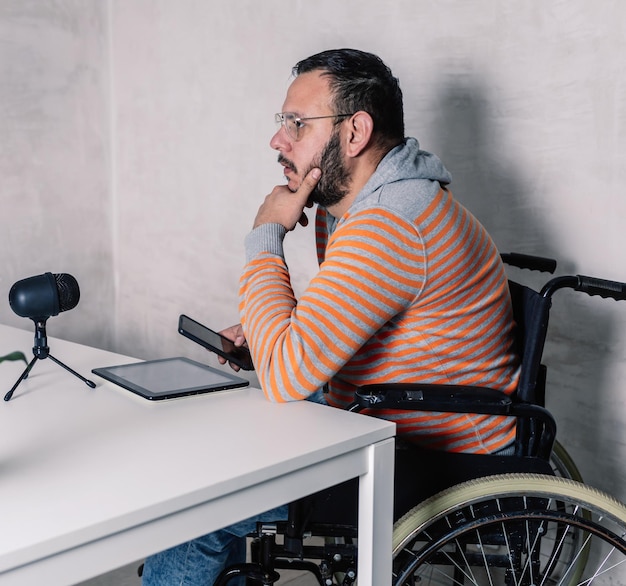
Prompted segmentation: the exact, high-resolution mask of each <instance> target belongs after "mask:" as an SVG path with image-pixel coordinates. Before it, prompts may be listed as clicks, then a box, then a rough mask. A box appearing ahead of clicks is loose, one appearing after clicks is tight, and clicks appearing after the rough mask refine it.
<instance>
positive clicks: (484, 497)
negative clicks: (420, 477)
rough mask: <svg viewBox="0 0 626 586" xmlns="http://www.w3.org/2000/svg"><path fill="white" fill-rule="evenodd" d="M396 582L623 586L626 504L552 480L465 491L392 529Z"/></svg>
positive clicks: (445, 496)
mask: <svg viewBox="0 0 626 586" xmlns="http://www.w3.org/2000/svg"><path fill="white" fill-rule="evenodd" d="M392 583H393V585H394V586H415V585H416V584H419V585H420V586H427V585H429V584H431V585H434V584H437V585H438V586H444V585H450V586H452V585H455V586H456V585H460V584H471V585H474V586H483V585H492V586H493V585H496V584H497V585H501V584H507V585H508V584H511V585H516V586H522V585H525V586H530V585H534V586H539V585H545V586H548V585H556V584H559V585H562V586H573V585H574V584H576V585H579V584H591V583H593V584H594V585H600V584H626V506H625V505H624V504H622V503H620V502H618V501H617V500H615V499H614V498H612V497H611V496H609V495H607V494H605V493H603V492H600V491H598V490H596V489H593V488H591V487H588V486H586V485H584V484H581V483H579V482H575V481H572V480H570V479H563V478H555V477H553V476H541V475H533V474H507V475H501V476H492V477H487V478H480V479H477V480H472V481H469V482H466V483H463V484H459V485H457V486H454V487H452V488H450V489H448V490H445V491H443V492H441V493H439V494H438V495H435V496H433V497H432V498H430V499H428V500H426V501H424V502H423V503H420V504H419V505H418V506H416V507H415V508H414V509H412V510H411V511H410V512H409V513H407V514H406V515H405V516H404V517H403V518H402V519H400V520H399V521H398V522H397V523H396V524H395V526H394V534H393V582H392Z"/></svg>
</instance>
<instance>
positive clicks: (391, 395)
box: [350, 383, 556, 460]
mask: <svg viewBox="0 0 626 586" xmlns="http://www.w3.org/2000/svg"><path fill="white" fill-rule="evenodd" d="M355 398H356V400H355V402H354V403H353V404H352V405H351V406H350V410H351V411H361V410H363V409H374V410H376V409H398V410H403V411H441V412H446V413H476V414H480V415H504V416H508V417H515V418H518V419H523V420H532V421H535V422H537V423H538V424H539V426H540V427H539V428H537V429H536V430H535V432H536V433H535V434H533V435H534V436H535V437H534V439H533V440H532V441H531V444H532V445H531V446H529V448H528V450H529V454H534V455H536V456H538V457H541V458H543V459H546V460H547V459H548V458H549V457H550V453H551V451H552V446H553V444H554V440H555V438H556V421H555V420H554V417H553V416H552V414H551V413H550V412H549V411H548V410H547V409H546V408H545V407H542V406H540V405H535V404H532V403H522V402H516V401H515V400H514V398H512V397H511V396H509V395H506V394H504V393H503V392H502V391H498V390H496V389H490V388H485V387H472V386H456V385H429V384H419V383H391V384H378V385H364V386H362V387H359V388H358V389H357V391H356V393H355Z"/></svg>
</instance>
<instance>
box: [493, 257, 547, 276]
mask: <svg viewBox="0 0 626 586" xmlns="http://www.w3.org/2000/svg"><path fill="white" fill-rule="evenodd" d="M500 257H501V258H502V261H503V262H505V263H506V264H508V265H510V266H512V267H517V268H519V269H530V270H531V271H541V272H542V273H550V274H552V273H554V271H555V270H556V260H554V259H553V258H546V257H544V256H534V255H531V254H520V253H519V252H503V253H502V254H500Z"/></svg>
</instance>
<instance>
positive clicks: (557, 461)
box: [550, 440, 583, 482]
mask: <svg viewBox="0 0 626 586" xmlns="http://www.w3.org/2000/svg"><path fill="white" fill-rule="evenodd" d="M550 464H551V466H552V470H554V474H555V475H556V476H558V477H560V478H569V479H571V480H575V481H576V482H583V477H582V475H581V473H580V471H579V470H578V467H577V466H576V464H575V463H574V460H572V457H571V456H570V455H569V454H568V453H567V450H566V449H565V448H564V447H563V445H562V444H560V443H559V441H558V440H555V442H554V446H553V447H552V454H550Z"/></svg>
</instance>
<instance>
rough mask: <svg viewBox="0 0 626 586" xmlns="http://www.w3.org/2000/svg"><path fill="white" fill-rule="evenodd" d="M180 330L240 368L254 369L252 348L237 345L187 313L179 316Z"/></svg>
mask: <svg viewBox="0 0 626 586" xmlns="http://www.w3.org/2000/svg"><path fill="white" fill-rule="evenodd" d="M178 332H179V333H180V334H182V335H183V336H185V337H186V338H189V339H190V340H193V341H194V342H195V343H196V344H200V346H204V347H205V348H206V349H207V350H210V351H211V352H215V353H216V354H219V355H220V356H221V357H222V358H226V360H228V361H229V362H232V363H233V364H236V365H237V366H239V367H240V368H243V369H244V370H254V364H252V356H250V350H248V349H247V348H245V347H243V346H235V344H233V342H232V341H231V340H229V339H228V338H226V337H225V336H222V334H218V333H217V332H214V331H213V330H211V329H209V328H207V327H206V326H203V325H202V324H201V323H199V322H197V321H195V320H193V319H191V318H190V317H188V316H186V315H181V316H180V318H178Z"/></svg>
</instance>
